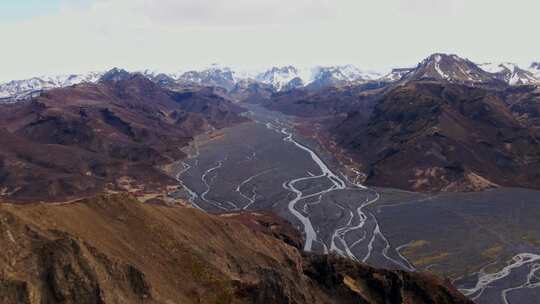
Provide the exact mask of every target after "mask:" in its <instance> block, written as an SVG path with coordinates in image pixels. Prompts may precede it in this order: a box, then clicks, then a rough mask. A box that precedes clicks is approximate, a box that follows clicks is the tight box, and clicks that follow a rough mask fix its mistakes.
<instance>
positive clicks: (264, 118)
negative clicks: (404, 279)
mask: <svg viewBox="0 0 540 304" xmlns="http://www.w3.org/2000/svg"><path fill="white" fill-rule="evenodd" d="M250 110H251V111H250V112H249V113H248V115H249V116H250V118H252V119H253V120H254V121H255V122H249V123H243V124H240V125H237V126H234V127H231V128H227V129H223V130H220V131H217V132H215V133H213V134H211V135H209V134H207V135H204V136H200V137H199V138H198V139H197V140H196V141H195V142H194V143H193V144H192V145H191V146H190V148H189V151H186V152H188V154H189V155H190V157H189V158H188V159H186V160H185V161H184V162H183V163H182V164H181V165H179V166H178V167H179V168H178V170H177V177H178V180H179V181H180V182H181V185H182V186H183V190H182V191H179V192H177V193H175V194H174V195H175V196H177V197H183V198H186V199H188V200H189V201H190V202H191V203H192V205H193V206H194V207H196V208H199V209H202V210H204V211H207V212H210V213H224V212H230V211H239V210H250V211H254V210H265V211H272V212H274V213H276V214H278V215H280V216H282V217H284V218H286V219H288V220H289V221H291V222H292V223H293V224H294V225H295V226H297V227H298V228H299V230H300V231H302V232H303V234H304V238H305V247H304V250H306V251H315V252H324V253H327V252H337V253H339V254H341V255H343V256H347V257H349V258H351V259H353V260H358V261H363V262H367V263H369V264H371V265H373V266H377V267H385V268H390V269H403V270H409V271H414V270H429V271H433V272H434V273H436V274H440V275H444V276H447V277H449V278H451V279H453V280H454V283H455V284H456V286H458V287H459V288H461V289H462V292H464V293H465V294H467V295H469V296H470V297H471V298H472V299H474V300H475V301H476V302H477V303H490V304H491V303H505V304H508V303H531V302H530V301H531V299H536V298H538V297H539V296H540V288H537V287H540V284H539V279H538V278H537V277H536V271H537V270H538V269H540V255H538V254H540V233H539V232H538V231H540V229H538V228H540V227H539V226H540V223H538V221H537V220H536V219H538V216H539V215H540V205H539V204H538V198H539V197H540V192H538V191H532V190H525V189H497V190H491V191H486V192H479V193H448V194H441V195H426V194H418V193H411V192H405V191H400V190H394V189H372V188H366V187H364V186H363V185H361V184H359V183H358V182H357V181H356V177H355V176H347V175H345V174H343V172H344V171H343V169H342V168H341V167H340V166H339V165H338V164H337V161H336V159H335V158H334V157H333V155H331V154H330V153H328V152H327V151H325V150H324V149H321V148H320V147H319V146H318V145H317V144H316V143H315V142H313V141H312V140H310V139H307V138H303V137H301V136H300V135H299V134H297V133H294V125H293V124H294V120H293V119H292V118H291V117H287V116H284V115H282V114H278V113H275V112H269V111H267V110H264V109H261V108H258V107H255V106H254V107H251V108H250ZM537 262H539V263H538V264H537ZM490 274H491V275H490ZM539 275H540V274H539Z"/></svg>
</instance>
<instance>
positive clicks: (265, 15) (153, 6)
mask: <svg viewBox="0 0 540 304" xmlns="http://www.w3.org/2000/svg"><path fill="white" fill-rule="evenodd" d="M539 13H540V0H512V1H510V0H369V1H368V0H71V1H68V0H1V1H0V39H1V40H0V41H1V46H0V81H5V80H11V79H21V78H27V77H30V76H34V75H41V74H54V73H77V72H85V71H93V70H96V71H97V70H104V69H108V68H111V67H115V66H118V67H123V68H126V69H129V70H140V69H146V68H150V69H157V70H162V71H167V72H173V71H178V70H185V69H190V68H199V67H206V66H208V65H210V64H212V63H219V64H222V65H230V66H233V67H242V68H248V67H252V68H261V67H266V66H272V65H284V64H293V65H295V64H296V65H303V66H304V65H334V64H347V63H351V64H355V65H357V66H358V67H359V68H362V69H386V68H390V67H398V66H413V65H415V64H416V63H417V62H419V61H420V60H422V59H423V58H424V57H426V56H428V55H429V54H431V53H433V52H446V53H456V54H458V55H460V56H463V57H467V58H469V59H471V60H473V61H478V62H484V61H512V62H517V63H519V64H522V65H525V64H526V65H528V64H530V62H531V61H534V60H540V39H539V38H538V30H539V29H540V25H539V23H538V20H539V19H538V14H539Z"/></svg>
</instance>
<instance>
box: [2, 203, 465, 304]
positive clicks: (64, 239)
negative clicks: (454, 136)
mask: <svg viewBox="0 0 540 304" xmlns="http://www.w3.org/2000/svg"><path fill="white" fill-rule="evenodd" d="M253 216H254V221H255V222H258V223H265V222H267V223H270V224H262V225H263V226H274V227H275V226H276V225H278V224H277V222H280V221H279V220H278V221H277V222H276V221H275V220H271V219H270V215H265V216H264V217H262V218H261V215H260V214H259V215H253ZM248 217H249V215H248V214H243V215H241V216H240V219H242V220H239V219H238V218H235V217H233V216H212V215H208V214H205V213H202V212H200V211H198V210H196V209H193V208H188V207H184V206H181V205H176V206H174V207H169V206H162V205H151V204H143V203H140V202H139V201H138V200H136V199H133V198H131V197H129V196H126V195H113V196H99V197H97V198H93V199H86V200H82V201H79V202H75V203H72V204H54V205H51V204H27V205H6V204H3V205H0V228H1V229H0V231H1V233H0V248H2V250H1V251H0V270H1V271H0V302H1V303H4V304H20V303H78V304H86V303H88V304H90V303H92V304H93V303H170V304H172V303H408V304H412V303H415V304H421V303H472V302H471V301H470V300H467V299H466V298H465V297H464V296H462V295H461V294H459V293H458V292H457V291H456V290H455V289H454V288H453V287H451V286H450V284H449V283H448V282H447V281H445V280H441V279H438V278H436V277H434V276H431V275H428V274H422V273H415V274H411V273H406V272H403V271H386V270H377V269H374V268H371V267H369V266H366V265H364V264H359V263H355V262H352V261H350V260H346V259H343V258H338V257H334V256H318V255H303V254H302V253H301V252H300V251H299V250H298V249H297V248H296V247H293V246H291V245H289V244H287V243H285V242H284V241H282V240H280V239H279V238H277V237H276V233H270V234H268V231H264V229H262V230H261V229H259V228H257V227H255V226H253V225H252V224H251V225H245V224H244V223H245V222H246V221H248V222H249V221H250V220H248ZM264 219H266V220H264ZM267 220H269V221H267ZM280 223H281V225H286V223H282V222H280ZM289 229H290V228H284V231H287V230H289ZM273 230H274V231H275V230H276V228H275V229H273Z"/></svg>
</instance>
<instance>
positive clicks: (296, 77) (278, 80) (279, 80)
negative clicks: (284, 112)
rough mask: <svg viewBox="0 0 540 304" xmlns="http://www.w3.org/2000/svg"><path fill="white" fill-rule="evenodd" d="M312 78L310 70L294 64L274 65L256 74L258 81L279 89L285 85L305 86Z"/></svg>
mask: <svg viewBox="0 0 540 304" xmlns="http://www.w3.org/2000/svg"><path fill="white" fill-rule="evenodd" d="M310 78H311V73H310V71H307V70H305V69H304V70H299V69H297V68H296V67H294V66H284V67H273V68H271V69H269V70H267V71H265V72H262V73H260V74H259V75H257V76H255V80H256V81H259V82H262V83H264V84H268V85H271V86H273V87H274V88H275V89H276V90H277V91H281V90H282V89H283V88H284V87H288V88H292V87H295V86H296V85H298V86H304V85H305V83H306V81H310ZM291 82H292V83H291Z"/></svg>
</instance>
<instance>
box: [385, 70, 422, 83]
mask: <svg viewBox="0 0 540 304" xmlns="http://www.w3.org/2000/svg"><path fill="white" fill-rule="evenodd" d="M413 70H414V68H396V69H392V71H390V73H388V74H386V75H384V76H383V77H382V78H380V79H379V80H380V81H386V82H394V81H399V80H401V78H403V76H405V75H407V74H409V73H411V72H412V71H413Z"/></svg>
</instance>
